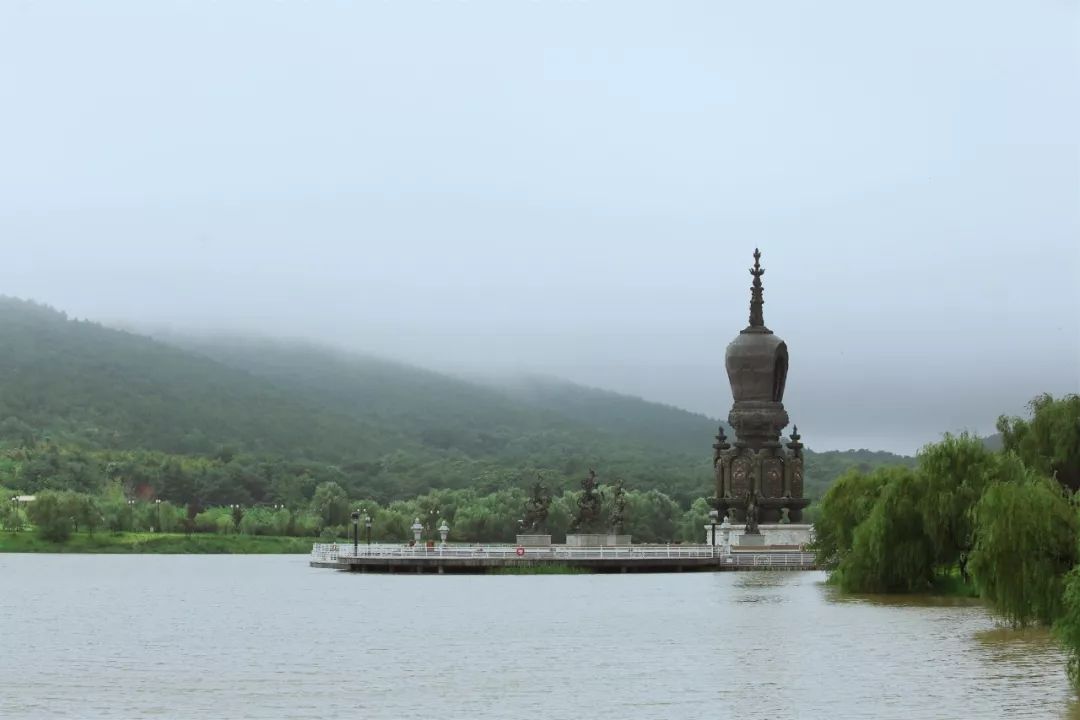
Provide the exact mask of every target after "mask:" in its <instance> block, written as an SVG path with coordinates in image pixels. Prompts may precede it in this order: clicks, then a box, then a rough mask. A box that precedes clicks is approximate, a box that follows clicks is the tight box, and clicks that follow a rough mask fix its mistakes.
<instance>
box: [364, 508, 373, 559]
mask: <svg viewBox="0 0 1080 720" xmlns="http://www.w3.org/2000/svg"><path fill="white" fill-rule="evenodd" d="M364 529H365V530H367V546H368V553H369V554H370V553H371V516H370V515H368V514H367V512H364Z"/></svg>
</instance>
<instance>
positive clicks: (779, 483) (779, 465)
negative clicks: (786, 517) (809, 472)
mask: <svg viewBox="0 0 1080 720" xmlns="http://www.w3.org/2000/svg"><path fill="white" fill-rule="evenodd" d="M761 475H762V478H763V480H764V482H763V483H762V485H763V486H764V487H763V490H762V491H763V494H764V495H765V497H782V496H783V494H784V463H783V461H781V460H780V459H779V458H769V459H767V460H765V461H764V462H763V463H762V465H761Z"/></svg>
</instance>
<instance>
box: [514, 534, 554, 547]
mask: <svg viewBox="0 0 1080 720" xmlns="http://www.w3.org/2000/svg"><path fill="white" fill-rule="evenodd" d="M517 544H518V545H520V546H522V547H551V536H550V535H518V536H517Z"/></svg>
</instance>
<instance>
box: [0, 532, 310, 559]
mask: <svg viewBox="0 0 1080 720" xmlns="http://www.w3.org/2000/svg"><path fill="white" fill-rule="evenodd" d="M314 542H315V540H314V539H313V538H299V537H268V536H261V535H211V534H199V533H195V534H193V535H190V536H188V535H184V534H183V533H132V532H125V533H110V532H96V533H94V534H93V535H91V534H89V533H75V534H73V535H72V536H71V537H70V538H69V539H68V540H66V541H64V542H51V541H49V540H44V539H42V538H40V537H38V535H37V534H36V533H34V532H4V533H0V553H116V554H142V553H156V554H188V555H229V554H234V555H260V554H263V555H267V554H296V555H300V554H307V553H310V552H311V546H312V543H314Z"/></svg>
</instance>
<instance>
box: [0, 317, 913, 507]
mask: <svg viewBox="0 0 1080 720" xmlns="http://www.w3.org/2000/svg"><path fill="white" fill-rule="evenodd" d="M715 431H716V421H714V420H712V419H709V418H707V417H704V416H701V415H695V414H692V413H688V412H684V411H682V410H678V409H676V408H672V407H667V406H663V405H659V404H654V403H648V402H645V401H642V400H640V399H637V398H632V397H627V396H622V395H617V394H614V393H608V392H603V391H599V390H594V389H591V388H583V387H580V386H576V385H572V384H569V383H564V382H561V381H556V380H547V379H536V378H533V379H529V380H524V381H520V382H516V383H513V384H506V383H504V384H502V385H498V386H496V385H491V386H484V385H480V384H476V383H472V382H467V381H464V380H460V379H456V378H451V377H448V376H445V375H442V374H439V373H434V372H430V371H426V370H421V369H417V368H413V367H409V366H405V365H401V364H397V363H393V362H387V361H384V360H377V359H373V358H368V357H360V356H356V355H349V354H345V353H341V352H337V351H333V350H328V349H326V348H321V347H315V346H306V345H301V344H296V343H284V342H272V341H255V340H237V339H221V338H217V339H191V338H187V339H176V338H169V341H168V342H161V341H157V340H153V339H150V338H148V337H145V336H142V335H138V334H134V333H129V332H122V331H118V330H113V329H109V328H106V327H103V326H101V325H98V324H95V323H90V322H84V321H78V320H72V319H69V318H68V317H66V316H65V315H64V314H63V313H61V312H58V311H56V310H53V309H50V308H48V307H45V306H42V305H38V304H35V303H31V302H26V301H21V300H14V299H10V298H0V448H3V456H2V458H0V485H4V486H7V487H10V488H18V489H20V490H25V491H28V492H34V491H37V490H41V489H46V488H54V489H77V490H80V491H83V492H95V491H98V490H102V489H104V488H105V487H106V485H109V484H115V483H117V482H119V483H121V484H122V485H123V486H124V487H125V488H128V490H129V491H131V492H138V493H141V494H143V495H146V496H156V497H162V498H165V499H168V500H172V501H174V502H177V503H189V502H195V503H197V504H227V503H234V502H235V503H244V504H260V503H289V504H295V503H301V502H307V501H308V500H310V498H311V497H312V495H313V493H314V490H315V487H316V486H317V485H319V484H320V483H323V482H327V481H333V482H335V483H337V484H338V485H339V486H341V487H342V488H343V489H344V491H345V492H346V493H347V494H348V495H349V496H350V497H354V498H369V499H371V500H373V501H376V502H381V503H385V502H390V501H394V500H398V499H405V498H411V497H415V496H418V495H421V494H423V493H426V492H428V491H431V490H436V489H440V488H445V489H465V488H468V489H471V490H474V491H476V492H477V493H480V494H485V493H491V492H496V491H500V490H508V489H512V488H522V487H525V486H526V485H528V484H530V483H532V482H533V481H534V480H535V479H536V477H537V476H538V475H542V476H543V478H544V480H545V482H546V483H547V484H548V485H549V486H551V487H552V488H553V489H555V490H562V489H566V488H572V487H576V485H577V483H578V482H579V480H580V478H581V476H583V475H584V474H585V472H586V471H587V470H588V469H589V468H590V467H592V468H595V469H596V470H597V472H598V473H599V474H600V475H601V477H602V478H603V479H605V480H608V481H610V480H613V479H615V478H621V479H622V480H624V482H625V483H626V486H627V487H628V488H629V489H638V490H654V489H655V490H660V491H662V492H664V493H666V494H668V495H669V496H670V497H672V498H673V499H674V500H675V501H677V502H678V503H679V504H680V505H682V506H683V507H687V506H689V504H690V503H691V502H692V501H693V500H694V499H695V498H698V497H701V496H704V495H707V494H709V493H710V491H711V469H710V467H709V458H710V445H711V442H712V436H713V434H714V433H715ZM903 460H904V459H903V458H899V457H897V456H893V455H889V454H887V453H868V452H865V453H864V452H859V453H825V454H822V455H815V454H813V453H810V454H809V455H808V488H809V489H810V491H811V493H814V492H816V491H818V490H819V489H821V488H823V487H824V486H825V485H827V484H828V482H829V481H830V480H831V479H832V478H833V477H835V476H836V475H839V474H840V473H841V472H843V471H844V470H846V469H848V468H849V467H853V466H854V467H870V466H876V465H879V464H882V463H890V462H896V461H903Z"/></svg>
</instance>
